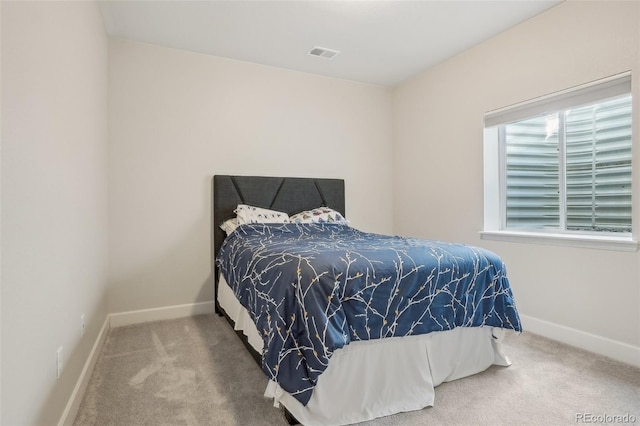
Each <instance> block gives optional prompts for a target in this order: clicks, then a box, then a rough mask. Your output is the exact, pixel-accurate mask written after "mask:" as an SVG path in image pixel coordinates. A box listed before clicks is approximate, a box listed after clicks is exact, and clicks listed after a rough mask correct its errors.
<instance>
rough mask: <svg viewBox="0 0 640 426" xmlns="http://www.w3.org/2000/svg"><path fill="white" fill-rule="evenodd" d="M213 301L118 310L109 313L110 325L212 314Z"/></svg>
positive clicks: (119, 325) (117, 325) (116, 325)
mask: <svg viewBox="0 0 640 426" xmlns="http://www.w3.org/2000/svg"><path fill="white" fill-rule="evenodd" d="M213 311H214V304H213V301H211V302H200V303H187V304H185V305H175V306H166V307H163V308H153V309H142V310H139V311H128V312H118V313H115V314H111V315H110V317H111V327H122V326H125V325H131V324H139V323H142V322H149V321H160V320H167V319H174V318H183V317H191V316H194V315H203V314H212V313H213Z"/></svg>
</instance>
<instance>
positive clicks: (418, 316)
mask: <svg viewBox="0 0 640 426" xmlns="http://www.w3.org/2000/svg"><path fill="white" fill-rule="evenodd" d="M216 262H217V265H218V266H219V268H220V270H221V272H222V274H223V275H224V277H225V279H226V281H227V283H228V284H229V285H230V286H231V288H232V289H233V291H234V293H235V295H236V297H238V299H239V300H240V303H241V304H242V305H243V306H244V307H245V308H246V309H247V310H248V311H249V314H250V315H251V317H252V318H253V320H254V322H255V324H256V326H257V328H258V331H259V332H260V333H261V334H262V338H263V340H264V349H263V355H262V368H263V370H264V372H265V373H266V374H267V376H268V377H269V378H270V379H272V380H274V381H276V382H277V383H278V384H279V385H280V386H281V387H282V388H283V389H284V390H286V391H287V392H289V393H290V394H292V395H293V396H294V397H295V398H296V399H298V400H299V401H300V402H301V403H302V404H304V405H306V404H307V402H308V401H309V398H310V397H311V394H312V392H313V388H314V386H315V384H316V382H317V380H318V377H319V376H320V374H322V372H323V371H324V370H325V369H326V368H327V365H328V363H329V359H330V358H331V355H332V354H333V352H334V351H335V350H336V349H339V348H342V347H343V346H345V345H347V344H349V342H352V341H357V340H368V339H380V338H384V337H392V336H408V335H413V334H423V333H429V332H432V331H441V330H450V329H453V328H455V327H480V326H492V327H501V328H507V329H512V330H516V331H520V330H521V326H520V319H519V317H518V312H517V311H516V307H515V304H514V300H513V295H512V292H511V288H510V286H509V281H508V280H507V277H506V270H505V266H504V264H503V262H502V260H501V259H500V258H499V257H498V256H497V255H495V254H494V253H492V252H490V251H488V250H485V249H482V248H478V247H471V246H467V245H462V244H451V243H444V242H438V241H428V240H421V239H415V238H404V237H393V236H386V235H378V234H372V233H366V232H361V231H358V230H357V229H354V228H352V227H349V226H347V225H338V224H326V223H325V224H322V223H321V224H251V225H242V226H240V227H239V228H238V229H237V230H236V231H235V232H233V233H232V234H231V235H230V236H229V237H227V239H226V240H225V241H224V243H223V245H222V248H221V249H220V253H219V255H218V257H217V259H216Z"/></svg>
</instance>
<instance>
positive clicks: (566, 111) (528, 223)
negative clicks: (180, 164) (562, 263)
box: [485, 74, 632, 241]
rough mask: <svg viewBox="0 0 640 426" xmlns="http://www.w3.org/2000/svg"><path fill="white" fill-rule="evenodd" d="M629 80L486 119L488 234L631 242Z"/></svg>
mask: <svg viewBox="0 0 640 426" xmlns="http://www.w3.org/2000/svg"><path fill="white" fill-rule="evenodd" d="M631 104H632V103H631V78H630V76H629V75H628V74H627V75H624V76H616V77H613V78H610V79H606V80H603V81H600V82H596V83H592V84H589V85H586V86H583V87H580V88H577V89H572V90H569V91H565V92H562V93H559V94H554V95H551V96H546V97H544V98H540V99H536V100H533V101H530V102H527V103H523V104H519V105H516V106H513V107H509V108H505V109H502V110H499V111H495V112H491V113H488V114H487V115H486V116H485V231H498V232H503V233H508V232H515V233H520V234H524V235H526V234H546V235H550V234H554V235H555V236H560V237H562V236H564V237H581V236H597V237H598V238H602V237H603V236H604V237H609V238H611V239H620V238H622V239H626V240H629V241H630V240H631V231H632V212H631V196H632V193H631V180H632V177H631V157H632V133H631V129H632V112H631Z"/></svg>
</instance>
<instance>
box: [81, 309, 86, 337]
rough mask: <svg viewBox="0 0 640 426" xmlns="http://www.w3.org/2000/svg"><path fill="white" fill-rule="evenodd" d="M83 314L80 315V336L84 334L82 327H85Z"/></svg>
mask: <svg viewBox="0 0 640 426" xmlns="http://www.w3.org/2000/svg"><path fill="white" fill-rule="evenodd" d="M86 325H87V324H86V322H85V316H84V314H82V315H80V337H82V336H84V329H85V327H86Z"/></svg>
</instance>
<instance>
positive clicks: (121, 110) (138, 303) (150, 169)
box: [109, 39, 392, 312]
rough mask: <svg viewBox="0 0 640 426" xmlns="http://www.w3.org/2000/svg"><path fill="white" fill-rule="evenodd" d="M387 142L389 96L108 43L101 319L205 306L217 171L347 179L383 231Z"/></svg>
mask: <svg viewBox="0 0 640 426" xmlns="http://www.w3.org/2000/svg"><path fill="white" fill-rule="evenodd" d="M391 133H392V128H391V92H390V90H389V89H385V88H380V87H376V86H371V85H365V84H360V83H354V82H349V81H343V80H336V79H331V78H324V77H319V76H314V75H310V74H304V73H300V72H293V71H286V70H282V69H278V68H273V67H267V66H262V65H255V64H250V63H245V62H239V61H234V60H228V59H223V58H218V57H212V56H207V55H202V54H196V53H191V52H186V51H179V50H173V49H168V48H164V47H158V46H154V45H148V44H142V43H136V42H130V41H123V40H117V39H112V40H110V69H109V253H110V260H109V276H110V296H109V300H110V305H109V306H110V310H111V312H124V311H131V310H139V309H145V308H155V307H163V306H172V305H179V304H186V303H194V302H204V301H211V300H212V299H213V285H212V277H211V262H212V259H211V226H212V224H211V222H212V218H211V203H212V199H211V179H212V176H213V175H214V174H240V175H267V176H317V177H333V178H344V179H345V181H346V199H347V206H346V211H347V216H348V217H349V219H350V220H351V221H352V223H353V224H354V225H355V226H357V227H359V228H361V229H363V230H370V231H376V232H391V227H392V219H391V207H390V205H389V203H388V202H384V203H382V202H380V201H381V200H389V199H390V197H391V156H392V152H391V149H392V146H391ZM372 205H375V206H377V207H378V210H377V211H376V213H375V214H371V213H369V210H368V209H369V208H370V206H372Z"/></svg>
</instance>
